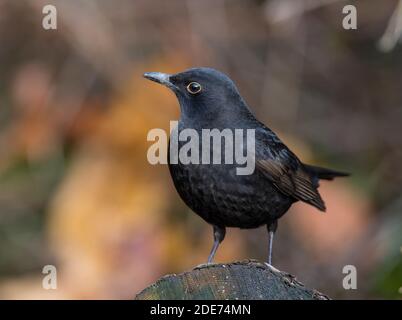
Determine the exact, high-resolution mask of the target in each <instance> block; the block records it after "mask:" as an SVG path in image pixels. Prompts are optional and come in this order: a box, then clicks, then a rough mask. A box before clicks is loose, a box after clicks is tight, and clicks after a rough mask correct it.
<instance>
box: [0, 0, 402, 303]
mask: <svg viewBox="0 0 402 320" xmlns="http://www.w3.org/2000/svg"><path fill="white" fill-rule="evenodd" d="M351 3H352V4H354V5H355V6H356V8H357V30H345V29H343V27H342V20H343V18H344V16H345V14H343V13H342V8H343V7H344V6H345V5H347V4H351ZM46 4H53V5H55V6H56V8H57V30H44V29H43V27H42V19H43V17H44V16H45V15H44V14H43V13H42V8H43V6H44V5H46ZM401 33H402V4H401V3H399V2H398V1H392V0H388V1H381V3H380V2H379V1H376V0H364V1H363V0H362V1H337V0H303V1H302V0H252V1H245V0H217V1H215V0H214V1H212V0H206V1H197V0H170V1H162V0H155V1H146V0H119V1H107V0H85V1H84V0H69V1H68V0H60V1H41V0H21V1H11V0H0V298H3V299H5V298H8V299H20V298H26V299H61V298H66V299H75V298H80V299H105V298H112V299H118V298H122V299H130V298H133V297H134V296H135V294H136V293H137V292H138V291H140V290H141V289H143V288H144V287H146V286H147V285H149V284H151V283H152V282H154V281H155V280H156V279H158V278H159V277H161V276H163V275H165V274H167V273H179V272H183V271H185V270H189V269H191V268H192V267H194V266H195V265H198V264H200V263H202V262H205V261H206V259H207V256H208V254H209V250H210V248H211V245H212V228H211V227H210V226H208V225H207V224H206V223H205V222H203V221H202V220H201V218H199V217H198V216H197V215H195V214H194V213H192V212H191V211H190V210H189V209H188V208H187V207H186V206H185V205H184V204H183V203H182V202H181V200H180V199H179V196H178V195H177V194H176V191H175V190H174V187H173V184H172V182H171V180H170V177H169V173H168V168H167V166H161V165H159V166H152V165H150V164H149V163H148V162H147V158H146V152H147V149H148V147H149V146H150V145H151V144H152V143H151V142H147V139H146V137H147V133H148V131H149V130H151V129H152V128H164V129H166V130H168V128H169V121H170V120H176V119H178V117H179V108H178V105H177V102H176V98H175V97H174V95H173V94H172V93H171V92H169V91H168V90H167V89H166V88H163V87H162V86H158V85H156V84H153V83H151V82H149V81H146V80H144V79H143V78H142V73H143V72H145V71H161V72H167V73H169V72H170V73H174V72H179V71H182V70H184V69H186V68H189V67H193V66H210V67H214V68H216V69H219V70H222V71H224V72H225V73H227V74H228V75H230V77H231V78H232V79H233V80H234V81H235V82H236V83H237V85H238V87H239V89H240V92H241V94H242V95H243V96H244V98H245V99H246V101H247V102H248V104H249V105H250V107H251V108H252V109H253V110H254V111H255V113H256V114H257V116H258V117H259V118H260V119H261V120H262V121H263V122H264V123H265V124H267V125H268V126H270V127H271V128H272V129H273V130H275V131H276V132H277V133H278V135H279V136H280V137H281V139H282V140H284V141H285V143H286V144H288V146H289V147H290V148H291V149H293V150H294V151H295V152H296V153H297V154H298V155H299V156H300V158H301V159H302V160H303V161H304V162H307V163H311V164H317V165H322V166H328V167H331V168H334V169H338V170H343V171H348V172H351V173H352V174H353V175H352V177H351V178H348V179H338V180H336V182H332V183H325V182H324V183H322V187H321V189H320V192H321V194H322V196H323V198H324V199H325V201H326V204H327V208H328V210H327V213H326V214H324V215H321V214H320V213H319V211H317V210H316V209H314V208H312V207H310V206H308V205H305V204H296V205H294V206H293V207H292V208H291V210H290V212H289V213H288V214H287V215H286V216H285V217H284V218H283V219H281V220H280V223H279V229H278V232H277V235H276V238H275V242H274V257H273V259H274V264H275V266H276V267H277V268H279V269H281V270H284V271H287V272H289V273H292V274H294V275H296V276H297V278H298V280H300V281H301V282H303V283H304V284H305V285H307V286H309V287H313V288H316V289H318V290H320V291H322V292H324V293H326V294H328V295H329V296H330V297H332V298H340V299H358V298H391V299H400V298H401V297H402V254H401V253H402V252H401V246H402V232H401V231H402V170H401V169H400V168H401V164H402V149H401V146H402V90H401V89H402V45H400V44H398V41H399V37H400V35H401ZM266 255H267V234H266V230H265V228H264V227H262V228H260V229H255V230H238V229H229V230H228V233H227V237H226V240H225V241H224V242H223V244H222V246H221V247H220V249H219V251H218V253H217V256H216V261H217V262H229V261H233V260H241V259H246V258H254V259H258V260H262V261H263V260H265V259H266ZM49 264H51V265H54V266H56V267H57V276H58V278H57V279H58V281H57V285H58V289H57V290H44V289H43V288H42V279H43V277H44V275H43V274H42V269H43V267H44V266H45V265H49ZM345 265H354V266H356V268H357V275H358V277H357V290H344V289H343V287H342V279H343V277H344V276H345V275H344V274H342V269H343V267H344V266H345Z"/></svg>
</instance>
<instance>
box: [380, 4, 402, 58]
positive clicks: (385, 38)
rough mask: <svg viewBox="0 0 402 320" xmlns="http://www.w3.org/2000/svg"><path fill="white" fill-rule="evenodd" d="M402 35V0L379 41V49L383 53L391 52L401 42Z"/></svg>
mask: <svg viewBox="0 0 402 320" xmlns="http://www.w3.org/2000/svg"><path fill="white" fill-rule="evenodd" d="M401 35H402V0H399V2H398V4H397V5H396V7H395V10H394V12H393V14H392V16H391V18H390V19H389V22H388V26H387V29H386V30H385V32H384V34H383V35H382V37H381V38H380V40H379V41H378V48H379V49H380V50H381V51H383V52H390V51H391V50H392V49H394V47H395V46H396V44H397V43H398V42H399V41H400V40H401Z"/></svg>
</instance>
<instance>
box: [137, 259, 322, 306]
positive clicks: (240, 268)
mask: <svg viewBox="0 0 402 320" xmlns="http://www.w3.org/2000/svg"><path fill="white" fill-rule="evenodd" d="M135 299H136V300H165V299H171V300H192V299H194V300H328V299H329V298H328V297H327V296H326V295H324V294H322V293H320V292H318V291H316V290H313V289H308V288H306V287H305V286H304V285H303V284H302V283H300V282H299V281H297V280H296V278H295V277H294V276H292V275H290V274H288V273H285V272H282V271H279V270H277V269H275V268H274V267H272V266H269V265H267V264H265V263H260V262H258V261H255V260H245V261H239V262H233V263H229V264H205V265H201V266H198V267H195V268H194V269H193V270H191V271H189V272H184V273H181V274H177V275H176V274H172V275H167V276H164V277H162V278H161V279H159V280H158V281H156V282H155V283H154V284H152V285H150V286H149V287H147V288H145V289H144V290H143V291H141V292H140V293H139V294H137V296H136V297H135Z"/></svg>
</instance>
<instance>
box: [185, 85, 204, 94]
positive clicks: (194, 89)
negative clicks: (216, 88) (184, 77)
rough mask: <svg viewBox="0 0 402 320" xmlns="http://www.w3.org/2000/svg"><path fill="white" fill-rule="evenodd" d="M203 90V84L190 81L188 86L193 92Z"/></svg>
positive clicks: (188, 89)
mask: <svg viewBox="0 0 402 320" xmlns="http://www.w3.org/2000/svg"><path fill="white" fill-rule="evenodd" d="M201 90H202V87H201V85H200V84H199V83H198V82H190V83H189V84H188V86H187V91H188V92H190V93H191V94H197V93H199V92H200V91H201Z"/></svg>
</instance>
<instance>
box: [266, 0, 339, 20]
mask: <svg viewBox="0 0 402 320" xmlns="http://www.w3.org/2000/svg"><path fill="white" fill-rule="evenodd" d="M337 1H340V0H298V1H294V0H273V1H270V2H268V3H267V5H266V7H265V14H266V17H267V20H268V21H269V22H271V23H281V22H284V21H285V20H289V19H292V18H293V19H294V18H297V17H299V16H301V15H303V14H304V13H306V12H307V11H312V10H315V9H317V8H319V7H322V6H325V5H329V4H332V3H334V2H337Z"/></svg>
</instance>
